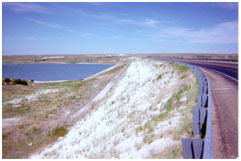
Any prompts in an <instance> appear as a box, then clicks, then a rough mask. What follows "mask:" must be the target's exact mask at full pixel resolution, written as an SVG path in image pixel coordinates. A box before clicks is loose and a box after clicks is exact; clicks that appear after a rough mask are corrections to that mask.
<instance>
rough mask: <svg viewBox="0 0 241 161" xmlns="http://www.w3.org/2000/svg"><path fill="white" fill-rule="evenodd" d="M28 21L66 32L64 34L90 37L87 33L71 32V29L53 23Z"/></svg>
mask: <svg viewBox="0 0 241 161" xmlns="http://www.w3.org/2000/svg"><path fill="white" fill-rule="evenodd" d="M27 20H28V21H31V22H33V23H36V24H40V25H43V26H46V27H50V28H54V29H59V30H63V31H66V32H71V33H74V34H78V35H82V36H83V35H85V36H86V35H91V33H87V32H81V31H78V30H73V29H70V28H68V27H66V26H62V25H58V24H54V23H49V22H45V21H40V20H34V19H27Z"/></svg>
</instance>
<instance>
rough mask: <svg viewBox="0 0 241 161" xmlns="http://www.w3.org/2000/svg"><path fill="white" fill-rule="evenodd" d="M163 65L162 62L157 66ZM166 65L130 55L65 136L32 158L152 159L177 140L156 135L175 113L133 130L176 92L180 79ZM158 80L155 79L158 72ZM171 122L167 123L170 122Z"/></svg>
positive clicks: (173, 119) (177, 117) (169, 127)
mask: <svg viewBox="0 0 241 161" xmlns="http://www.w3.org/2000/svg"><path fill="white" fill-rule="evenodd" d="M161 64H163V65H161ZM172 71H174V68H173V67H172V66H170V65H168V63H161V62H155V61H151V60H144V59H140V58H133V59H132V63H131V64H130V65H129V67H128V68H127V70H126V72H125V73H124V74H123V76H122V77H121V79H120V80H119V81H118V82H117V83H116V84H115V85H114V86H113V88H112V89H111V90H110V91H109V92H108V93H107V96H106V97H105V98H104V99H103V100H102V101H101V102H99V103H98V104H97V105H96V107H95V108H94V110H92V111H91V112H90V113H88V114H86V115H85V116H84V118H83V119H81V120H80V121H79V122H78V123H76V125H74V126H73V127H72V128H71V130H70V131H69V132H68V134H67V135H66V136H65V137H64V138H61V139H59V140H58V141H57V142H56V143H54V144H53V145H51V146H49V147H46V148H45V149H43V150H42V151H41V152H40V153H38V154H35V155H32V156H31V157H30V158H50V159H51V158H65V159H68V158H78V159H84V158H151V157H152V155H153V154H158V153H161V152H163V151H164V150H165V149H166V148H168V147H172V146H176V145H178V144H179V142H178V141H177V140H174V139H173V137H172V136H168V135H166V137H160V136H161V135H163V134H165V132H166V131H168V130H169V131H170V130H172V129H174V128H175V127H176V126H178V125H179V124H180V119H181V116H180V115H179V114H178V113H177V114H176V115H175V116H174V117H171V118H168V120H165V121H162V122H159V123H158V124H157V125H156V126H155V128H154V130H153V131H151V132H146V131H143V130H142V131H141V130H137V129H138V127H141V126H144V125H145V124H146V123H147V122H148V121H149V120H150V119H151V118H152V117H153V116H155V115H160V114H161V111H162V110H161V109H162V108H163V107H164V104H165V103H166V102H167V101H168V99H169V98H171V96H172V95H173V93H174V92H175V91H177V90H178V89H177V88H178V87H179V85H180V83H181V80H180V76H179V75H178V74H177V72H172ZM160 74H162V78H161V79H159V80H157V77H158V75H160ZM170 121H171V123H170Z"/></svg>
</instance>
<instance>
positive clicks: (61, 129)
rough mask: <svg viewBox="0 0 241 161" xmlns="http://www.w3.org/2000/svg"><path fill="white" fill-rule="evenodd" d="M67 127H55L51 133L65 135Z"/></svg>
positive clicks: (59, 135)
mask: <svg viewBox="0 0 241 161" xmlns="http://www.w3.org/2000/svg"><path fill="white" fill-rule="evenodd" d="M67 132H68V131H67V129H66V128H65V127H63V126H62V127H56V128H55V129H54V130H53V131H52V134H53V135H54V136H57V137H61V136H65V135H66V134H67Z"/></svg>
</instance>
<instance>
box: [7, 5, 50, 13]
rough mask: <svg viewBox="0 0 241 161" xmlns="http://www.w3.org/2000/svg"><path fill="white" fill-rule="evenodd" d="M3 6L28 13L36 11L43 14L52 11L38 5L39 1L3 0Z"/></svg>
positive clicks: (17, 11) (16, 11)
mask: <svg viewBox="0 0 241 161" xmlns="http://www.w3.org/2000/svg"><path fill="white" fill-rule="evenodd" d="M3 7H6V8H8V9H9V10H11V11H13V12H15V13H28V12H37V13H43V14H49V13H52V11H51V10H49V9H48V8H47V7H46V6H44V5H40V4H39V3H17V2H4V3H3Z"/></svg>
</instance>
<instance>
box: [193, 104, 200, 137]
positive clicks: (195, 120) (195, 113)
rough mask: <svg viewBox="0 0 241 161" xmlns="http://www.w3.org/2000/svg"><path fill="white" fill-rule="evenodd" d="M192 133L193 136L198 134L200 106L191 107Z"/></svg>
mask: <svg viewBox="0 0 241 161" xmlns="http://www.w3.org/2000/svg"><path fill="white" fill-rule="evenodd" d="M193 133H194V136H199V135H200V108H198V107H194V108H193Z"/></svg>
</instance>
